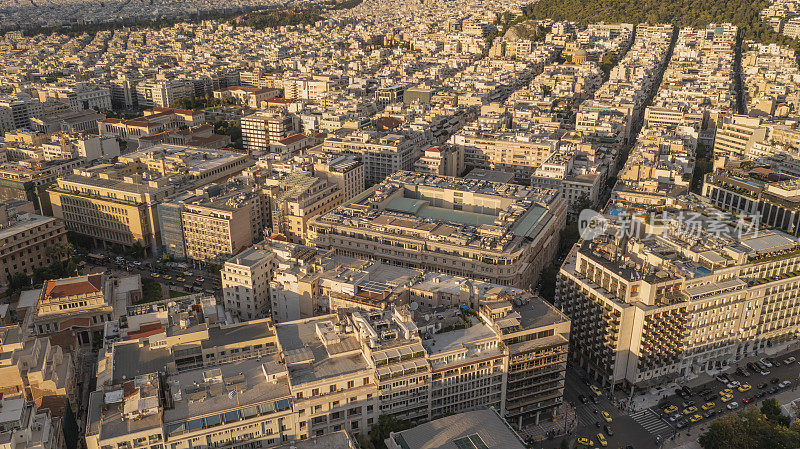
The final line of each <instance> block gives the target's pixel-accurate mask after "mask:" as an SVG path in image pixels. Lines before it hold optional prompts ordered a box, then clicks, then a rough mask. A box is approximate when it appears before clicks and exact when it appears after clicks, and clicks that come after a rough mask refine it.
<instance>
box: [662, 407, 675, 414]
mask: <svg viewBox="0 0 800 449" xmlns="http://www.w3.org/2000/svg"><path fill="white" fill-rule="evenodd" d="M677 411H678V407H676V406H674V405H670V406H669V407H667V408H665V409H664V414H667V415H671V414H673V413H675V412H677Z"/></svg>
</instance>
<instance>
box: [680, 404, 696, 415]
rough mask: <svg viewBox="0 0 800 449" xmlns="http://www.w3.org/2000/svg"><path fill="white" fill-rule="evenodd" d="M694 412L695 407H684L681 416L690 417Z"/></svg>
mask: <svg viewBox="0 0 800 449" xmlns="http://www.w3.org/2000/svg"><path fill="white" fill-rule="evenodd" d="M696 411H697V407H695V406H691V407H686V408H685V409H683V414H684V415H691V414H693V413H694V412H696Z"/></svg>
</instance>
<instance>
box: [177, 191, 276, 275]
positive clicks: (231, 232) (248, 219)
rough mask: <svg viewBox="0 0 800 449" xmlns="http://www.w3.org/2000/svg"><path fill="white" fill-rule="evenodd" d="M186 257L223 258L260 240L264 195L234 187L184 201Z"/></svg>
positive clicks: (182, 216)
mask: <svg viewBox="0 0 800 449" xmlns="http://www.w3.org/2000/svg"><path fill="white" fill-rule="evenodd" d="M181 223H182V224H183V241H184V244H185V245H186V257H187V258H189V259H192V260H199V261H203V262H211V261H221V260H224V259H227V258H228V257H231V256H232V255H234V254H238V253H239V252H240V251H242V250H243V249H245V248H247V247H248V246H250V245H252V244H253V243H255V242H256V241H258V240H260V238H261V237H262V234H263V230H264V219H263V216H262V201H261V196H260V194H259V193H258V192H255V191H240V190H233V191H232V192H230V193H227V194H224V195H220V196H218V197H213V198H209V199H207V200H205V201H191V202H187V203H185V204H184V210H183V212H182V213H181Z"/></svg>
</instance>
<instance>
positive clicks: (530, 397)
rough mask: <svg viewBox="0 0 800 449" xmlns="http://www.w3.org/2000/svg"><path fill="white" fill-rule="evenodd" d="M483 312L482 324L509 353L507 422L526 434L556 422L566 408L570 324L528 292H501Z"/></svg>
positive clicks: (567, 319)
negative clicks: (531, 425) (557, 412)
mask: <svg viewBox="0 0 800 449" xmlns="http://www.w3.org/2000/svg"><path fill="white" fill-rule="evenodd" d="M512 301H516V302H517V303H518V304H520V305H518V306H516V307H514V305H513V303H512ZM479 307H480V308H479V311H480V315H481V318H482V319H483V320H484V321H485V322H486V323H487V324H488V325H489V326H491V327H492V328H493V330H494V331H495V333H496V334H497V335H499V336H501V338H502V342H503V344H504V345H505V346H506V347H507V348H508V366H507V368H506V370H507V373H506V376H507V379H506V393H505V399H504V400H505V403H504V407H503V408H504V409H505V411H506V415H505V416H506V419H507V420H508V421H509V422H512V423H514V424H516V425H517V428H522V427H523V425H524V424H526V423H529V422H533V423H537V424H538V423H539V422H541V421H542V420H544V419H547V418H550V417H552V416H554V412H555V409H556V408H557V407H559V406H560V405H561V404H562V402H563V395H564V387H565V382H566V381H565V377H566V370H567V358H568V354H569V337H570V321H569V318H567V317H566V315H564V314H563V313H561V312H560V311H559V310H558V309H556V308H555V307H553V306H552V305H550V304H549V303H547V302H545V301H542V300H541V298H537V297H533V296H532V295H530V294H529V293H527V292H502V293H500V294H498V295H497V297H496V299H495V300H486V301H482V302H481V304H480V306H479Z"/></svg>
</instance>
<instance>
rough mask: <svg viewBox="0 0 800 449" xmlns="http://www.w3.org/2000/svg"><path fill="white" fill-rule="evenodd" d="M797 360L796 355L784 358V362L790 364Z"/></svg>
mask: <svg viewBox="0 0 800 449" xmlns="http://www.w3.org/2000/svg"><path fill="white" fill-rule="evenodd" d="M795 360H797V359H795V358H794V357H789V358H788V359H786V360H784V361H783V363H784V365H788V364H790V363H794V361H795Z"/></svg>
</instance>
